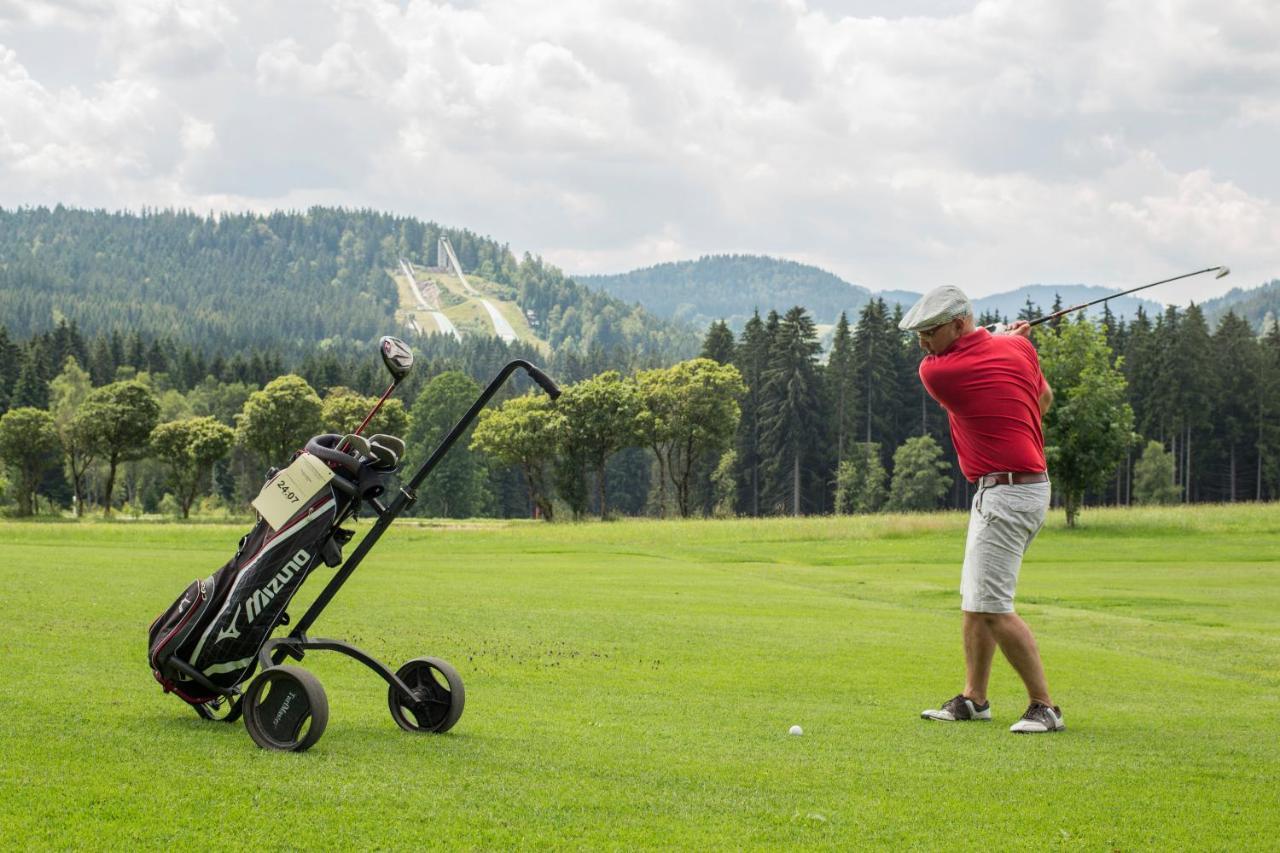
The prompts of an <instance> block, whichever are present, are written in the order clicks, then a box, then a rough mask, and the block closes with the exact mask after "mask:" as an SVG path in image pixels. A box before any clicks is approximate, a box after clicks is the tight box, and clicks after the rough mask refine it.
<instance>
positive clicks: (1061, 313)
mask: <svg viewBox="0 0 1280 853" xmlns="http://www.w3.org/2000/svg"><path fill="white" fill-rule="evenodd" d="M1207 272H1217V273H1218V275H1217V278H1222V277H1223V276H1224V275H1226V274H1227V273H1228V272H1230V270H1229V269H1227V267H1225V266H1216V267H1206V268H1205V269H1202V270H1196V271H1195V272H1188V273H1183V274H1182V275H1175V276H1174V277H1173V278H1163V279H1161V280H1160V281H1153V282H1151V283H1150V284H1140V285H1138V286H1137V287H1131V288H1129V289H1128V290H1122V291H1120V292H1119V293H1112V294H1110V295H1109V296H1103V297H1101V298H1099V299H1094V300H1093V301H1091V302H1082V303H1080V304H1079V305H1072V306H1071V307H1070V308H1063V309H1061V310H1059V311H1054V312H1053V313H1052V314H1046V315H1044V316H1043V317H1037V318H1036V319H1034V320H1031V321H1030V322H1029V323H1028V325H1031V326H1038V325H1040V324H1041V323H1048V322H1049V321H1050V320H1055V319H1057V318H1058V317H1062V316H1064V315H1066V314H1070V313H1072V312H1074V311H1080V310H1083V309H1085V308H1090V307H1092V306H1094V305H1097V304H1099V303H1101V302H1107V301H1109V300H1111V299H1116V298H1118V297H1121V296H1128V295H1129V294H1130V293H1137V292H1138V291H1139V290H1146V289H1147V288H1148V287H1155V286H1156V285H1158V284H1168V283H1169V282H1171V281H1178V280H1179V279H1184V278H1191V277H1192V276H1196V275H1204V274H1205V273H1207ZM998 325H1000V324H998V323H996V324H993V326H998ZM993 326H987V328H988V329H990V328H992V327H993Z"/></svg>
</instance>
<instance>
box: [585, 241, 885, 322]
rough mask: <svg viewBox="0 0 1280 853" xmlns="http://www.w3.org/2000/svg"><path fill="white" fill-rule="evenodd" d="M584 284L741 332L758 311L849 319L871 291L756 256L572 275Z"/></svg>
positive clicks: (717, 257)
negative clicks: (801, 310) (799, 310)
mask: <svg viewBox="0 0 1280 853" xmlns="http://www.w3.org/2000/svg"><path fill="white" fill-rule="evenodd" d="M575 278H576V279H577V280H578V281H579V282H581V283H582V284H585V285H587V286H588V287H591V288H594V289H596V290H600V291H603V292H605V293H608V294H610V295H611V296H615V297H617V298H619V299H622V300H624V301H626V302H638V303H639V304H641V305H643V306H644V307H645V308H647V309H648V310H649V311H652V312H653V313H655V314H657V315H658V316H660V317H670V318H673V319H676V320H684V321H687V322H690V323H693V324H694V325H696V326H699V327H705V326H707V325H708V324H710V323H711V322H713V321H715V320H721V319H723V320H727V321H728V323H729V325H730V326H732V327H733V328H741V327H742V326H743V324H745V323H746V321H747V319H748V318H749V317H750V316H751V314H752V312H753V311H754V310H756V309H759V311H760V313H761V314H765V313H767V312H768V311H769V310H770V309H774V310H777V311H778V312H779V313H783V312H785V311H786V310H787V309H789V308H791V307H792V306H793V305H803V306H804V307H805V308H807V309H808V310H809V312H810V314H811V315H812V316H813V319H814V321H815V322H818V323H835V322H836V320H837V319H838V318H839V316H840V312H841V311H846V312H848V314H849V316H850V317H852V316H853V315H855V314H856V313H857V312H858V309H860V308H861V307H862V306H863V305H865V304H866V303H867V302H868V301H869V300H870V299H871V291H869V290H867V289H866V288H865V287H859V286H857V285H853V284H849V283H848V282H847V281H845V280H844V279H842V278H840V277H838V276H836V275H833V274H832V273H829V272H827V271H826V270H823V269H819V268H818V267H814V266H809V265H807V264H801V263H796V262H795V261H786V260H780V259H778V258H767V257H762V256H759V255H711V256H706V257H703V258H699V259H698V260H696V261H679V262H676V263H666V264H658V265H656V266H652V267H646V268H644V269H639V270H633V271H632V272H628V273H622V274H619V275H593V276H581V275H580V276H575Z"/></svg>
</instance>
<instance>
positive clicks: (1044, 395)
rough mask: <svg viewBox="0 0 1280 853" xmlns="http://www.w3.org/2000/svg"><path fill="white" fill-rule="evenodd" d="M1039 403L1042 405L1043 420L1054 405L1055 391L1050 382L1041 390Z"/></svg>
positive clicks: (1044, 384) (1041, 415) (1041, 414)
mask: <svg viewBox="0 0 1280 853" xmlns="http://www.w3.org/2000/svg"><path fill="white" fill-rule="evenodd" d="M1037 402H1038V403H1039V404H1040V417H1042V418H1043V417H1044V415H1045V412H1047V411H1049V407H1050V406H1052V405H1053V389H1052V388H1050V387H1049V383H1048V382H1044V383H1043V387H1042V388H1041V389H1040V399H1039V400H1038V401H1037Z"/></svg>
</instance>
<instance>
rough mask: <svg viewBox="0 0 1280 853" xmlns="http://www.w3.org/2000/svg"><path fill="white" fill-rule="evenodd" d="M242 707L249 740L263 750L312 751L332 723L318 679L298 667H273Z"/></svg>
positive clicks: (252, 685)
mask: <svg viewBox="0 0 1280 853" xmlns="http://www.w3.org/2000/svg"><path fill="white" fill-rule="evenodd" d="M240 705H241V706H242V707H243V709H244V727H245V728H246V729H248V730H249V737H251V738H253V742H254V743H256V744H257V745H258V746H260V747H262V748H263V749H278V750H281V751H283V752H302V751H303V750H306V749H310V748H311V747H312V746H314V745H315V742H316V741H318V740H320V735H322V734H324V727H325V726H326V725H328V723H329V700H328V699H327V698H326V697H325V695H324V688H323V687H321V686H320V682H319V680H318V679H317V678H316V677H315V676H314V675H312V674H311V673H309V672H307V671H306V670H305V669H301V668H299V667H296V666H272V667H268V668H267V669H264V670H263V671H262V672H260V673H258V676H257V677H256V678H254V679H253V681H252V682H250V683H249V689H248V690H247V691H245V694H244V698H243V699H241V700H240Z"/></svg>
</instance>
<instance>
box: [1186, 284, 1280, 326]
mask: <svg viewBox="0 0 1280 853" xmlns="http://www.w3.org/2000/svg"><path fill="white" fill-rule="evenodd" d="M1200 308H1201V310H1203V311H1204V316H1205V319H1206V320H1208V321H1209V327H1210V328H1214V327H1216V326H1217V324H1218V321H1219V320H1221V319H1222V318H1223V317H1224V316H1226V314H1227V312H1228V311H1234V312H1235V314H1236V316H1237V317H1240V318H1241V319H1243V320H1247V321H1248V322H1249V325H1250V326H1252V327H1253V330H1254V331H1255V332H1257V333H1258V334H1260V335H1261V334H1266V332H1267V331H1268V329H1269V328H1270V326H1271V324H1272V323H1275V322H1276V321H1277V319H1278V318H1280V279H1272V280H1271V281H1269V282H1267V283H1266V284H1264V285H1262V286H1261V287H1255V288H1253V289H1251V290H1241V289H1240V288H1238V287H1236V288H1232V289H1231V290H1230V291H1228V292H1227V293H1225V294H1224V295H1222V296H1219V297H1218V298H1217V299H1210V300H1208V301H1206V302H1204V303H1202V304H1201V306H1200Z"/></svg>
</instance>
